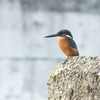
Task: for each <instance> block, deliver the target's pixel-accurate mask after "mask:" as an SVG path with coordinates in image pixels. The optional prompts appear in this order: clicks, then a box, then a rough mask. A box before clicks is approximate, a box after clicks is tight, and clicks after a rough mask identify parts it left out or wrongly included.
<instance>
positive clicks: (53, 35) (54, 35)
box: [45, 34, 59, 38]
mask: <svg viewBox="0 0 100 100" xmlns="http://www.w3.org/2000/svg"><path fill="white" fill-rule="evenodd" d="M56 36H59V35H58V34H52V35H48V36H45V38H50V37H56Z"/></svg>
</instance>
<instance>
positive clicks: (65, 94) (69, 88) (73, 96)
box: [48, 56, 100, 100]
mask: <svg viewBox="0 0 100 100" xmlns="http://www.w3.org/2000/svg"><path fill="white" fill-rule="evenodd" d="M48 92H49V97H48V100H100V57H77V56H76V57H71V58H67V59H66V60H65V61H63V62H62V63H60V64H58V65H57V66H56V67H55V68H54V69H52V71H51V74H50V78H49V80H48Z"/></svg>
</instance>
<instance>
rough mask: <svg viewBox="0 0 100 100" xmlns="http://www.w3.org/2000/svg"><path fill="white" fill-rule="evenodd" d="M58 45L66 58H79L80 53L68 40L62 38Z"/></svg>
mask: <svg viewBox="0 0 100 100" xmlns="http://www.w3.org/2000/svg"><path fill="white" fill-rule="evenodd" d="M58 45H59V47H60V49H61V50H62V52H63V53H64V54H65V55H66V56H77V55H78V51H77V50H76V49H74V48H72V47H71V46H70V43H69V41H68V40H67V39H66V37H61V38H60V39H59V41H58Z"/></svg>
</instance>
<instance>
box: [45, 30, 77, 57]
mask: <svg viewBox="0 0 100 100" xmlns="http://www.w3.org/2000/svg"><path fill="white" fill-rule="evenodd" d="M50 37H59V40H58V45H59V47H60V49H61V50H62V52H63V53H64V54H65V55H66V56H67V57H72V56H79V51H78V48H77V45H76V43H75V41H74V40H73V36H72V34H71V32H70V31H69V30H67V29H63V30H60V31H59V32H57V33H56V34H52V35H48V36H45V38H50Z"/></svg>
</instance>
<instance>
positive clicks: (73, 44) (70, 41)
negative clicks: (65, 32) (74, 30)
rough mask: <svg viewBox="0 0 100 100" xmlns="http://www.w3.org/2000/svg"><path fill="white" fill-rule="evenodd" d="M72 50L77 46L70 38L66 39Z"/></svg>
mask: <svg viewBox="0 0 100 100" xmlns="http://www.w3.org/2000/svg"><path fill="white" fill-rule="evenodd" d="M66 38H67V40H68V41H69V43H70V45H71V47H72V48H74V49H77V45H76V43H75V41H74V40H73V39H72V38H69V37H66Z"/></svg>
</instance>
